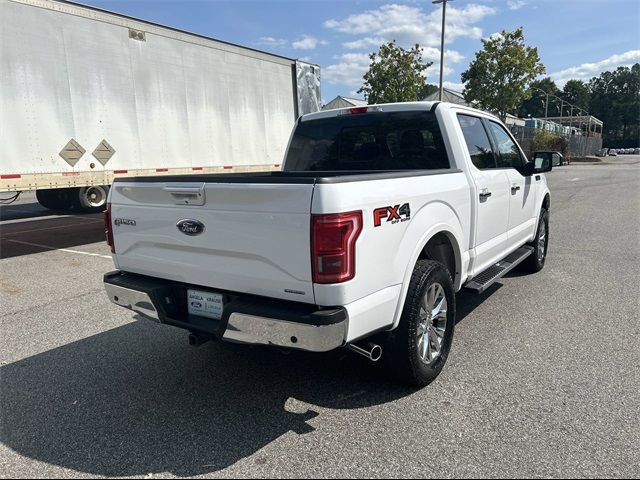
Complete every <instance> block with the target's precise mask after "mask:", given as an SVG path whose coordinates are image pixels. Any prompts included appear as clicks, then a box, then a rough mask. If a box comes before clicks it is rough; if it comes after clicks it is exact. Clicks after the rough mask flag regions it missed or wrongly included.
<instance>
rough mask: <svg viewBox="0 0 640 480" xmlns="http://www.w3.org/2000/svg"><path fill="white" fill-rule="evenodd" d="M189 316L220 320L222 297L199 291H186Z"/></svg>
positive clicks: (217, 294)
mask: <svg viewBox="0 0 640 480" xmlns="http://www.w3.org/2000/svg"><path fill="white" fill-rule="evenodd" d="M187 303H188V304H189V315H199V316H200V317H207V318H213V319H215V320H220V319H221V318H222V295H221V294H219V293H211V292H203V291H201V290H191V289H189V290H187Z"/></svg>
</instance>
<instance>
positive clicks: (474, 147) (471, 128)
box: [458, 115, 496, 169]
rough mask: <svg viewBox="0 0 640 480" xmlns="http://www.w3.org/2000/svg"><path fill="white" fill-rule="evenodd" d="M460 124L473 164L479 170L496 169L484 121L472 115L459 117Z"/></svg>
mask: <svg viewBox="0 0 640 480" xmlns="http://www.w3.org/2000/svg"><path fill="white" fill-rule="evenodd" d="M458 122H459V123H460V128H462V134H463V135H464V140H465V142H466V143H467V149H468V150H469V155H470V156H471V161H472V162H473V164H474V165H475V166H476V167H477V168H479V169H486V168H496V161H495V157H494V156H493V151H492V150H491V142H490V141H489V137H488V135H487V132H486V130H485V129H484V126H483V125H482V120H480V119H479V118H478V117H472V116H470V115H458Z"/></svg>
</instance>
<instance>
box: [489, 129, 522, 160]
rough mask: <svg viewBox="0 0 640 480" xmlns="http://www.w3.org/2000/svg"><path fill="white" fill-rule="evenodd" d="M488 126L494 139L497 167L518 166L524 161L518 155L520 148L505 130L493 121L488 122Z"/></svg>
mask: <svg viewBox="0 0 640 480" xmlns="http://www.w3.org/2000/svg"><path fill="white" fill-rule="evenodd" d="M489 127H490V128H491V131H492V132H493V138H494V139H495V141H496V146H497V148H498V153H499V154H500V156H499V159H498V167H501V168H509V167H511V168H520V167H522V164H523V163H524V162H523V161H522V156H521V155H520V149H519V148H518V145H516V142H514V141H513V140H512V139H511V137H510V136H509V134H508V133H507V132H506V130H505V129H504V128H503V127H502V125H499V124H497V123H495V122H489Z"/></svg>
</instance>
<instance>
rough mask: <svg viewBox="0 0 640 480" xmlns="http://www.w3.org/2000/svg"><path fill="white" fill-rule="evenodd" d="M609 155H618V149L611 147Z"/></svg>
mask: <svg viewBox="0 0 640 480" xmlns="http://www.w3.org/2000/svg"><path fill="white" fill-rule="evenodd" d="M609 156H610V157H617V156H618V151H617V150H616V149H615V148H610V149H609Z"/></svg>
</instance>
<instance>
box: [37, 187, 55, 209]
mask: <svg viewBox="0 0 640 480" xmlns="http://www.w3.org/2000/svg"><path fill="white" fill-rule="evenodd" d="M36 199H37V200H38V203H39V204H40V205H42V206H43V207H44V208H48V209H49V210H57V207H56V203H55V197H54V195H53V190H36Z"/></svg>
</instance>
